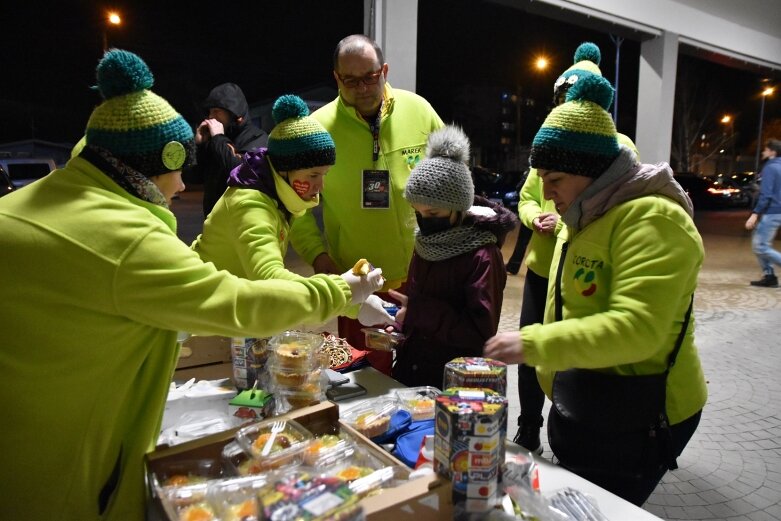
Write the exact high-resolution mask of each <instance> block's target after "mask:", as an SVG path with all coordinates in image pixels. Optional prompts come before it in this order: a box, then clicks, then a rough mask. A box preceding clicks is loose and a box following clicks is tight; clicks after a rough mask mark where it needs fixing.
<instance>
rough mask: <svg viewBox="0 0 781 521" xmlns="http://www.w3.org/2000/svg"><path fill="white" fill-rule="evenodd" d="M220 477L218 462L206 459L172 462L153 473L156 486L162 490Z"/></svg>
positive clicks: (220, 467)
mask: <svg viewBox="0 0 781 521" xmlns="http://www.w3.org/2000/svg"><path fill="white" fill-rule="evenodd" d="M221 476H222V466H221V465H220V462H219V461H217V460H214V459H206V458H205V459H192V460H182V461H174V462H171V463H168V464H166V465H164V466H162V467H160V468H158V469H157V470H156V471H155V472H154V478H155V480H156V482H157V483H156V485H158V486H160V487H163V488H168V487H186V486H189V485H197V484H199V483H205V482H206V481H208V480H210V479H217V478H219V477H221Z"/></svg>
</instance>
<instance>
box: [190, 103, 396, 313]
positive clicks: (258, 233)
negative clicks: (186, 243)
mask: <svg viewBox="0 0 781 521" xmlns="http://www.w3.org/2000/svg"><path fill="white" fill-rule="evenodd" d="M272 116H273V118H274V121H275V122H276V126H275V127H274V128H273V130H272V131H271V134H270V135H269V138H268V148H258V149H254V150H251V151H249V152H246V153H245V154H244V157H243V159H242V162H241V164H240V165H239V166H237V167H236V168H234V169H233V170H232V171H231V173H230V176H229V178H228V189H227V190H226V191H225V193H224V194H223V195H222V197H220V199H219V201H217V204H216V205H215V206H214V209H213V210H212V212H211V213H210V214H209V217H208V218H207V219H206V222H205V223H204V225H203V233H202V234H201V235H199V236H198V237H197V238H196V239H195V241H194V242H193V245H192V248H193V250H195V251H196V252H197V253H198V255H200V257H201V259H203V260H204V261H206V262H213V263H214V265H215V266H216V267H217V269H224V270H228V271H230V272H231V273H233V274H234V275H236V276H238V277H242V278H245V279H249V280H271V279H282V280H301V279H303V278H304V277H302V276H301V275H298V274H296V273H293V272H292V271H289V270H287V269H286V268H285V254H286V253H287V248H288V243H289V236H290V222H291V221H292V220H293V219H295V218H297V217H300V216H301V215H303V214H304V212H306V210H307V209H309V208H313V207H315V206H317V204H318V203H319V201H320V191H321V190H322V188H323V184H324V183H325V176H326V174H327V172H328V170H329V169H330V168H331V165H333V164H334V162H335V160H336V148H335V146H334V142H333V140H332V139H331V136H330V135H329V134H328V132H326V131H325V129H324V128H323V126H322V125H321V124H320V123H319V122H318V121H317V120H315V119H314V118H312V117H311V116H309V108H308V107H307V105H306V103H305V102H304V100H302V99H301V98H299V97H298V96H294V95H285V96H281V97H280V98H278V99H277V100H276V101H275V102H274V106H273V110H272ZM378 271H379V273H381V270H378ZM355 312H357V310H355ZM352 315H353V316H355V313H352ZM358 316H359V319H360V320H361V321H362V323H364V324H365V325H367V326H369V325H377V324H382V325H385V324H389V323H391V322H392V321H393V319H392V317H391V316H390V315H389V314H388V313H387V312H386V311H385V310H384V308H383V307H382V301H381V299H380V298H379V297H377V296H376V295H372V296H371V297H369V299H368V300H367V302H365V303H364V304H363V305H362V306H361V313H360V314H359V315H358Z"/></svg>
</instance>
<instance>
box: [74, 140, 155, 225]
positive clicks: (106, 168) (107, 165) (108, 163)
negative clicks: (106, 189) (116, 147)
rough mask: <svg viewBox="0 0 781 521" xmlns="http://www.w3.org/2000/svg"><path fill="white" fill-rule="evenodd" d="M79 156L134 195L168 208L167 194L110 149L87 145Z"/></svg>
mask: <svg viewBox="0 0 781 521" xmlns="http://www.w3.org/2000/svg"><path fill="white" fill-rule="evenodd" d="M79 156H80V157H82V158H84V159H86V160H87V161H89V162H90V163H92V164H93V165H95V167H97V168H98V170H100V171H101V172H103V174H105V175H106V176H108V177H109V178H110V179H111V180H112V181H114V182H115V183H117V184H118V185H119V186H120V187H121V188H122V189H123V190H124V191H126V192H127V193H129V194H130V195H132V196H133V197H137V198H139V199H142V200H144V201H146V202H149V203H152V204H156V205H158V206H162V207H163V208H166V209H167V208H168V201H166V200H165V196H164V195H163V193H162V192H161V191H160V189H159V188H158V187H157V185H156V184H154V183H153V182H152V181H151V180H150V179H149V178H148V177H147V176H145V175H144V174H142V173H141V172H139V171H138V170H134V169H133V168H131V167H129V166H127V165H126V164H125V163H123V162H122V161H121V160H120V159H118V158H116V157H115V156H113V155H112V154H111V152H109V151H108V150H106V149H104V148H100V147H96V146H94V145H87V146H85V147H84V149H82V151H81V153H80V154H79Z"/></svg>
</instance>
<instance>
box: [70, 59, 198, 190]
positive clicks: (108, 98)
mask: <svg viewBox="0 0 781 521" xmlns="http://www.w3.org/2000/svg"><path fill="white" fill-rule="evenodd" d="M97 80H98V82H97V83H98V84H97V86H96V87H95V88H96V89H97V90H98V91H100V94H101V96H103V98H104V99H105V101H104V102H103V103H101V104H100V105H98V106H97V107H96V108H95V110H93V111H92V115H91V116H90V118H89V121H88V122H87V130H86V133H85V134H86V143H87V145H92V146H97V147H100V148H103V149H105V150H108V151H109V152H110V153H111V155H113V156H114V157H116V158H117V159H119V160H120V161H122V162H123V163H125V164H127V165H128V166H130V167H132V168H133V169H135V170H137V171H138V172H140V173H142V174H143V175H145V176H147V177H153V176H157V175H161V174H166V173H168V172H173V171H176V170H181V169H182V168H184V167H186V166H189V165H191V164H193V163H194V162H195V144H194V142H193V131H192V129H191V128H190V125H188V124H187V121H185V120H184V118H183V117H182V116H181V115H179V114H178V113H177V112H176V111H175V110H174V109H173V107H171V105H169V104H168V102H167V101H166V100H164V99H163V98H161V97H160V96H158V95H157V94H155V93H154V92H152V91H151V90H149V89H150V88H151V87H152V85H153V84H154V77H153V76H152V72H151V71H150V70H149V67H147V65H146V63H144V61H143V60H142V59H141V58H140V57H139V56H137V55H135V54H133V53H132V52H128V51H122V50H119V49H112V50H110V51H108V52H107V53H106V54H105V55H104V56H103V59H102V60H100V63H98V68H97Z"/></svg>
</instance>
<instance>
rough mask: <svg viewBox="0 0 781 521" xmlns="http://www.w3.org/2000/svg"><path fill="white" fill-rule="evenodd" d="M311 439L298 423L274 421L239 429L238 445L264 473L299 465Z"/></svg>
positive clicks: (310, 435)
mask: <svg viewBox="0 0 781 521" xmlns="http://www.w3.org/2000/svg"><path fill="white" fill-rule="evenodd" d="M312 437H313V436H312V433H310V432H309V431H308V430H306V429H305V428H304V427H302V426H301V424H299V423H298V422H296V421H293V420H278V419H273V418H272V419H269V420H264V421H262V422H258V423H253V424H251V425H247V426H246V427H242V428H241V429H239V430H238V432H236V443H238V445H239V446H240V447H241V448H242V449H243V450H244V451H245V452H246V453H247V454H249V455H250V457H251V458H252V459H253V460H254V462H255V464H256V465H257V466H258V467H259V468H260V469H261V470H262V469H272V468H279V467H280V466H282V465H288V464H295V463H299V462H300V461H301V455H302V452H303V451H304V449H306V447H307V445H308V444H309V442H310V441H311V440H312Z"/></svg>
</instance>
